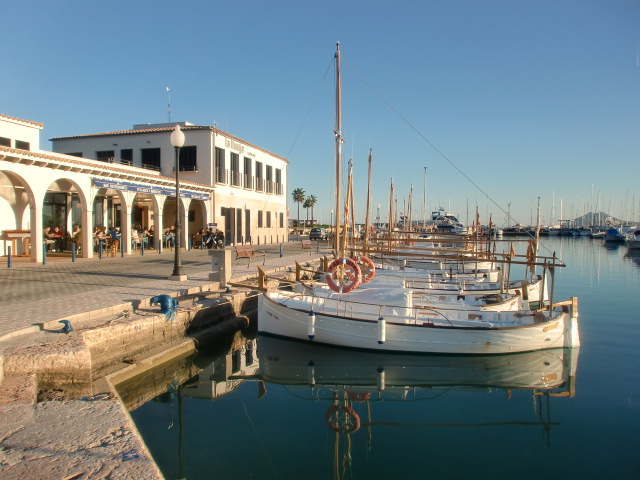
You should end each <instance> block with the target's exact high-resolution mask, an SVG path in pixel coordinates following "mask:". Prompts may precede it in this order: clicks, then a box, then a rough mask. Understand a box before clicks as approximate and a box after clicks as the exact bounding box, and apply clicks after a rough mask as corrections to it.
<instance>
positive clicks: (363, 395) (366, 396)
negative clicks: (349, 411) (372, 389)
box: [349, 392, 371, 402]
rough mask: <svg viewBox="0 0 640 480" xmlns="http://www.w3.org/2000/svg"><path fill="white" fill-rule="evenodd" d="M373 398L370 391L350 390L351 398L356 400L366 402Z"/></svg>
mask: <svg viewBox="0 0 640 480" xmlns="http://www.w3.org/2000/svg"><path fill="white" fill-rule="evenodd" d="M370 398H371V393H369V392H361V393H356V392H349V400H353V401H354V402H366V401H367V400H369V399H370Z"/></svg>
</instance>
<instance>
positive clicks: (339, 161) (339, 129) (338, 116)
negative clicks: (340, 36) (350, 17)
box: [333, 42, 346, 256]
mask: <svg viewBox="0 0 640 480" xmlns="http://www.w3.org/2000/svg"><path fill="white" fill-rule="evenodd" d="M335 58H336V129H335V131H334V134H335V137H336V219H335V225H334V227H335V234H334V237H333V251H334V252H335V254H336V255H337V256H339V255H340V254H339V245H340V223H341V222H340V218H341V216H342V215H341V214H342V211H341V210H340V195H341V192H340V184H341V183H342V178H341V171H342V90H341V86H340V42H338V43H337V44H336V56H335ZM345 240H346V239H345Z"/></svg>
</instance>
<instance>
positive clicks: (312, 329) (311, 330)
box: [307, 310, 316, 341]
mask: <svg viewBox="0 0 640 480" xmlns="http://www.w3.org/2000/svg"><path fill="white" fill-rule="evenodd" d="M307 335H308V336H309V340H311V341H313V339H314V337H315V336H316V314H315V313H314V311H313V310H311V311H310V312H309V326H308V330H307Z"/></svg>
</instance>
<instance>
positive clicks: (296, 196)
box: [291, 188, 304, 228]
mask: <svg viewBox="0 0 640 480" xmlns="http://www.w3.org/2000/svg"><path fill="white" fill-rule="evenodd" d="M291 195H292V196H293V201H294V202H296V203H297V204H298V223H297V225H296V228H300V204H301V203H302V202H304V190H303V189H302V188H296V189H295V190H294V191H293V193H292V194H291Z"/></svg>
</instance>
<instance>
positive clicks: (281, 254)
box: [280, 244, 283, 258]
mask: <svg viewBox="0 0 640 480" xmlns="http://www.w3.org/2000/svg"><path fill="white" fill-rule="evenodd" d="M282 256H283V253H282V244H280V258H282Z"/></svg>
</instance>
